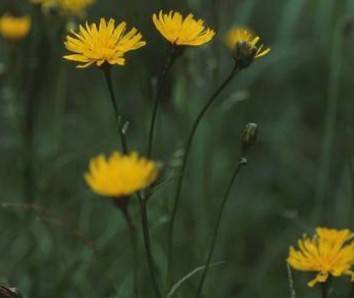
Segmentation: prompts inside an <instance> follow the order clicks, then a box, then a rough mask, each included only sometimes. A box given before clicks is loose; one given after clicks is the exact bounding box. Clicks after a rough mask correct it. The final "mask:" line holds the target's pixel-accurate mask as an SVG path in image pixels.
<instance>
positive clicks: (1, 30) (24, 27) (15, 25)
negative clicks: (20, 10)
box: [0, 15, 31, 41]
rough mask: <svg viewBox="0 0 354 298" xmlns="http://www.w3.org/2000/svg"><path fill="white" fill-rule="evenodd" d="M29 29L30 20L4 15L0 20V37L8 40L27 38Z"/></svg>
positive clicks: (25, 17)
mask: <svg viewBox="0 0 354 298" xmlns="http://www.w3.org/2000/svg"><path fill="white" fill-rule="evenodd" d="M30 29H31V18H30V17H28V16H24V17H14V16H10V15H4V16H2V17H1V18H0V35H2V36H3V37H4V38H5V39H8V40H12V41H15V40H19V39H22V38H24V37H26V36H27V34H28V33H29V31H30Z"/></svg>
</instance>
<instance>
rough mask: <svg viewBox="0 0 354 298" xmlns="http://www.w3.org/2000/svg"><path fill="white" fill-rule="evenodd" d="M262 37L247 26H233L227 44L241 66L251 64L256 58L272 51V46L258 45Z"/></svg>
mask: <svg viewBox="0 0 354 298" xmlns="http://www.w3.org/2000/svg"><path fill="white" fill-rule="evenodd" d="M259 40H260V37H259V36H257V35H255V34H254V33H253V32H251V31H250V30H248V29H247V28H245V27H233V28H231V29H230V30H229V31H228V33H227V34H226V38H225V42H226V45H227V46H228V47H229V48H230V50H231V51H232V52H233V56H234V58H235V60H236V62H237V63H239V66H240V67H241V68H244V67H247V66H249V65H250V64H251V63H252V62H253V60H254V59H255V58H261V57H263V56H265V55H267V54H268V53H269V52H270V50H271V49H270V48H264V45H263V44H261V45H257V43H258V42H259Z"/></svg>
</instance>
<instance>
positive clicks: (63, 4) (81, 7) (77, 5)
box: [32, 0, 94, 16]
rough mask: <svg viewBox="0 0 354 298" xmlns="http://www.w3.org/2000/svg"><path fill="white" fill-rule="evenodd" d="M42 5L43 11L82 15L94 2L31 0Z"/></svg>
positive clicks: (85, 0)
mask: <svg viewBox="0 0 354 298" xmlns="http://www.w3.org/2000/svg"><path fill="white" fill-rule="evenodd" d="M32 2H34V3H39V4H41V5H42V7H43V9H51V8H56V9H58V10H59V11H60V12H61V13H63V14H67V15H78V16H80V15H82V14H83V13H84V12H85V11H86V9H87V8H88V7H89V6H90V5H91V4H92V3H93V2H94V0H32Z"/></svg>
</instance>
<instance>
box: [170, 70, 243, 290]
mask: <svg viewBox="0 0 354 298" xmlns="http://www.w3.org/2000/svg"><path fill="white" fill-rule="evenodd" d="M238 71H239V68H238V67H237V65H236V64H235V65H234V67H233V69H232V71H231V72H230V74H229V75H228V76H227V77H226V79H225V80H224V81H223V82H222V84H221V85H220V86H219V87H218V88H217V89H216V91H215V92H214V93H213V94H212V95H211V97H210V98H209V100H208V101H207V103H206V104H205V105H204V107H203V108H202V109H201V111H200V112H199V114H198V116H197V117H196V118H195V120H194V123H193V126H192V129H191V131H190V133H189V136H188V139H187V142H186V146H185V149H184V156H183V160H182V166H181V171H180V175H179V178H178V182H177V188H176V193H175V197H174V201H173V209H172V215H171V219H170V225H169V231H168V237H169V239H168V283H169V282H170V279H171V278H172V266H173V264H172V262H173V234H174V226H175V220H176V214H177V209H178V205H179V201H180V197H181V191H182V186H183V181H184V175H185V170H186V166H187V161H188V157H189V153H190V149H191V146H192V143H193V139H194V136H195V133H196V132H197V129H198V127H199V124H200V123H201V120H202V119H203V117H204V116H205V114H206V112H207V111H208V110H209V108H210V107H211V105H212V104H213V103H214V101H215V100H216V99H217V97H218V96H219V94H220V93H221V92H222V91H223V90H224V88H225V87H226V86H227V85H228V84H229V83H230V82H231V80H232V79H233V78H234V76H235V75H236V74H237V73H238Z"/></svg>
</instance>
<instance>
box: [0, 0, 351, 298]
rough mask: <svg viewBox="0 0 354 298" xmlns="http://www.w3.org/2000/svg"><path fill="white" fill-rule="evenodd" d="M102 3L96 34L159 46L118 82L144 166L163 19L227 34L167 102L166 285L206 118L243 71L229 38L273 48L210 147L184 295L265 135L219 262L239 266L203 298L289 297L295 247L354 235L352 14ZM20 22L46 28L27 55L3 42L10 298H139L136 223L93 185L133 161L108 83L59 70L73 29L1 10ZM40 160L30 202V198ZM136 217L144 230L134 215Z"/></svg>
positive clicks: (183, 62)
mask: <svg viewBox="0 0 354 298" xmlns="http://www.w3.org/2000/svg"><path fill="white" fill-rule="evenodd" d="M96 2H97V3H96V4H95V5H94V6H92V7H91V8H90V10H89V12H88V16H87V19H88V20H89V21H97V20H98V19H99V18H100V17H101V16H103V17H107V18H108V17H114V18H115V19H116V20H117V21H121V20H126V21H127V22H128V24H129V25H130V26H136V27H137V28H138V29H139V30H140V31H141V32H142V34H143V36H144V39H145V40H146V41H147V46H146V47H144V48H142V49H140V50H138V51H134V52H131V53H129V54H128V55H127V65H126V66H124V67H119V66H117V67H115V68H114V70H113V75H114V77H113V79H114V87H115V90H116V93H117V96H118V97H119V102H120V106H121V109H122V111H123V114H124V115H125V116H126V117H127V118H128V119H129V120H130V122H131V125H130V128H129V131H128V138H129V142H130V144H131V147H132V148H133V149H135V150H137V151H139V152H142V153H143V152H144V151H145V148H146V140H147V131H148V122H149V117H150V113H151V108H152V98H153V93H154V84H155V83H156V78H157V76H158V75H159V73H160V72H161V70H162V68H163V64H164V61H165V60H166V57H167V53H168V47H167V43H166V41H165V40H163V39H162V37H161V36H160V35H159V34H158V32H157V31H156V30H155V28H154V26H153V24H152V21H151V15H152V13H154V12H156V11H158V10H159V9H166V10H169V9H177V10H179V11H181V12H182V13H183V14H187V13H189V12H193V13H194V14H195V15H196V16H197V17H200V18H202V19H204V20H205V21H206V22H207V24H208V25H210V26H211V27H212V28H215V29H216V31H217V37H216V38H215V39H214V40H213V42H211V43H210V44H208V45H205V46H203V47H198V48H189V49H188V50H186V51H185V53H184V55H183V56H182V57H181V58H180V59H179V60H178V61H177V63H176V65H175V66H174V68H173V70H172V72H171V73H170V76H169V78H168V83H167V84H166V87H165V91H164V95H165V96H164V98H163V104H162V107H161V110H160V114H159V116H160V117H159V119H158V125H157V127H158V128H157V139H156V143H155V146H154V148H155V152H154V158H155V159H156V160H158V161H160V162H162V164H163V166H164V170H165V171H166V175H167V176H168V177H169V178H170V179H168V180H167V181H166V182H165V183H164V184H163V185H162V186H161V187H160V189H159V192H157V193H156V195H154V197H153V198H152V199H151V201H150V204H149V213H150V224H151V233H152V237H153V252H154V256H155V259H156V262H157V264H158V267H159V270H160V272H161V276H162V277H164V276H165V271H166V253H165V252H166V241H167V226H168V216H169V210H170V206H171V203H172V198H173V195H174V191H175V178H176V175H177V169H178V165H180V159H181V149H182V148H183V144H184V142H185V138H186V136H187V132H188V131H189V129H190V127H191V124H192V121H193V119H194V117H195V116H196V113H197V112H198V111H199V109H200V108H201V107H202V106H203V104H204V103H205V102H206V100H207V98H208V96H209V95H210V94H211V92H212V91H213V90H215V89H216V87H217V86H218V84H219V83H220V82H221V81H222V80H223V78H224V77H225V76H226V75H227V74H228V72H229V71H230V69H231V67H232V63H233V62H232V58H231V57H230V53H229V52H228V50H227V49H226V48H225V46H224V44H223V41H222V40H223V36H224V34H225V33H226V32H227V30H228V28H229V27H230V26H232V25H247V26H249V27H250V28H252V29H253V30H254V31H255V32H257V33H258V34H259V35H260V36H261V37H262V41H263V42H264V43H265V44H266V45H267V46H268V45H269V46H270V47H271V48H272V52H271V53H270V54H269V55H268V56H266V57H265V58H263V59H260V60H257V61H255V63H254V64H253V65H251V67H250V68H248V69H246V70H244V71H242V72H241V73H240V74H239V76H238V77H237V78H236V79H235V80H234V81H233V82H232V84H230V85H229V86H228V88H227V89H226V90H225V91H224V92H223V93H222V95H221V96H220V97H219V99H218V101H217V103H216V104H215V105H214V106H213V108H212V109H211V110H210V112H209V113H208V115H207V117H206V118H205V120H204V122H203V123H202V126H201V129H200V130H199V131H198V134H197V137H196V139H195V142H194V146H193V154H192V157H191V160H190V163H189V166H188V170H187V177H186V183H185V187H184V189H183V193H182V200H181V202H182V204H181V205H180V208H179V213H178V217H177V230H176V232H177V233H176V235H175V239H176V249H175V252H176V256H175V260H176V274H175V279H176V280H177V279H179V278H180V277H182V276H183V275H185V274H187V273H188V272H190V271H191V270H193V269H194V268H195V267H198V266H200V265H202V264H203V262H204V258H205V255H206V251H207V246H208V245H209V242H210V236H211V231H212V228H213V226H214V223H215V219H216V210H217V208H218V206H219V204H220V201H221V196H222V194H223V191H224V189H225V187H226V185H227V182H228V180H229V179H230V176H231V173H232V169H233V167H234V164H235V163H236V162H237V160H238V158H239V154H240V144H239V135H240V132H241V130H242V127H243V126H244V124H246V123H247V122H256V123H258V125H259V127H260V136H259V142H258V144H257V146H255V148H254V149H253V150H252V152H251V153H250V155H249V166H248V167H246V168H245V169H244V170H243V171H242V173H241V175H240V177H239V178H238V180H237V182H236V185H235V187H234V189H233V192H232V195H231V197H230V200H229V202H228V205H227V209H226V212H225V215H224V218H223V222H222V227H221V231H220V234H219V241H218V243H217V249H216V251H215V254H214V257H213V260H214V261H225V264H224V265H221V266H218V267H215V268H212V269H211V270H210V274H209V276H208V279H207V282H206V285H205V291H204V293H205V296H204V297H210V298H219V297H220V298H224V297H237V298H250V297H262V298H268V297H269V298H274V297H279V298H280V297H290V294H289V280H288V273H287V268H286V263H285V259H286V257H287V253H288V247H289V245H291V244H295V243H296V239H297V238H298V237H300V236H301V235H302V233H304V232H308V233H312V231H313V229H314V227H316V226H323V225H324V226H330V227H336V228H351V229H353V228H354V227H353V224H354V214H353V212H354V208H353V188H352V187H353V179H354V177H353V176H354V175H353V174H352V173H353V164H352V154H353V152H354V149H353V146H352V137H353V135H352V129H353V100H354V89H353V86H354V71H353V68H354V34H353V32H352V27H353V15H354V1H353V0H341V1H335V0H286V1H284V0H266V1H264V0H263V1H261V0H258V1H256V0H238V1H236V0H214V1H212V0H208V1H207V0H205V1H202V0H199V1H198V0H194V1H192V0H189V1H187V0H185V1H168V0H165V1H144V0H139V1H138V0H131V1H119V0H116V1H113V0H97V1H96ZM10 10H11V11H12V12H13V13H16V14H24V13H29V14H32V15H33V16H34V15H36V14H37V16H36V17H35V19H34V20H33V23H34V24H33V28H32V29H33V30H32V32H31V35H30V36H29V37H28V38H27V39H26V40H24V41H22V42H20V43H19V44H17V45H13V44H8V43H7V42H5V41H4V40H1V41H0V153H1V157H0V203H1V206H2V208H1V209H0V239H1V240H0V282H1V283H3V284H6V285H11V286H15V287H18V288H19V289H20V290H21V291H22V293H23V294H24V296H25V297H33V298H34V297H35V298H42V297H43V298H48V297H53V298H60V297H65V298H71V297H85V298H90V297H95V298H97V297H116V298H118V297H122V298H128V297H133V296H132V293H131V289H132V287H131V282H132V266H131V264H132V263H131V249H130V246H129V235H128V231H127V229H126V225H125V222H124V221H123V218H122V216H121V214H120V213H119V212H118V210H116V209H115V208H114V207H113V206H112V204H111V202H110V200H109V199H106V198H101V197H98V196H97V195H95V194H93V193H92V192H90V190H89V189H88V187H87V186H86V185H85V182H84V180H83V173H84V172H85V171H86V169H87V164H88V160H89V159H90V158H91V157H92V156H95V155H97V154H99V153H107V154H108V153H110V152H111V151H112V150H115V149H118V148H119V140H118V137H117V134H116V131H115V128H114V114H113V111H112V107H111V103H110V100H109V97H108V93H107V90H106V89H105V88H106V86H105V82H104V80H103V76H102V74H101V72H100V71H99V70H97V69H96V68H95V67H91V68H89V69H85V70H78V69H75V67H74V64H73V63H70V62H67V61H64V60H63V59H62V58H61V57H62V56H63V55H64V53H65V49H64V46H63V41H64V36H65V30H64V29H63V27H64V26H63V23H64V22H66V21H67V19H65V18H63V17H60V16H58V15H55V14H52V15H48V16H45V17H38V12H37V13H36V12H35V10H34V9H33V7H32V6H31V5H29V4H28V2H26V1H14V0H7V1H5V0H2V1H1V3H0V12H1V13H4V12H7V11H10ZM39 18H41V19H42V20H38V19H39ZM84 19H86V18H84ZM84 19H83V20H81V21H80V20H79V21H78V22H83V21H84ZM70 21H71V22H72V21H73V20H70ZM76 21H77V20H76ZM29 100H31V101H30V107H31V109H30V116H29V115H28V108H26V106H27V107H28V102H29ZM328 102H330V103H332V104H328ZM333 103H337V105H333ZM26 115H27V116H26ZM326 115H327V116H326ZM328 115H334V116H336V117H335V119H333V118H332V120H331V118H330V117H328ZM26 119H27V121H30V122H31V123H34V125H33V129H32V130H31V131H33V135H34V138H33V146H32V151H31V150H29V148H28V142H26V141H25V140H26V139H27V138H26V135H27V137H28V131H29V129H28V122H26ZM326 125H327V127H332V128H333V129H334V135H333V138H329V140H332V141H330V145H329V146H327V152H329V153H330V154H329V155H327V157H326V156H325V158H321V156H322V155H323V151H324V150H323V142H324V139H325V135H327V138H328V134H326V133H325V131H326V128H325V127H326ZM327 131H328V129H327ZM27 140H28V139H27ZM26 144H27V145H26ZM328 148H330V149H331V150H330V151H328V150H329V149H328ZM29 160H30V161H31V162H32V164H33V165H34V167H33V169H32V170H33V172H34V182H33V183H34V184H33V185H32V186H33V189H32V194H33V196H32V197H31V196H29V195H28V189H27V191H26V187H25V183H24V171H25V169H26V164H27V163H28V161H29ZM326 165H329V168H328V171H326ZM327 172H328V175H327ZM8 203H10V204H12V205H8ZM39 207H40V208H43V209H44V210H45V211H43V210H42V209H41V210H39V209H38V208H39ZM131 211H132V214H133V217H134V220H135V221H136V224H137V225H138V226H140V225H139V223H140V219H139V213H138V205H137V202H136V201H135V200H133V201H132V202H131ZM139 232H140V230H139ZM140 240H142V239H140ZM93 245H94V246H96V254H94V253H93V249H92V247H93ZM139 249H140V256H139V259H140V260H139V263H140V279H141V297H144V298H148V297H154V296H153V293H152V291H151V286H150V283H149V277H148V274H147V270H146V262H145V256H144V254H143V252H144V251H143V245H142V241H140V246H139ZM293 274H294V283H295V289H296V292H297V297H306V298H307V297H320V291H319V289H318V288H314V289H310V288H308V287H307V286H306V282H307V281H308V280H310V279H311V278H312V277H313V275H312V274H307V273H302V272H293ZM161 279H162V280H164V278H161ZM198 281H199V276H194V277H193V278H191V279H190V280H189V281H188V282H187V283H185V284H184V285H183V287H182V288H181V290H180V291H179V292H178V294H177V295H176V297H183V298H188V297H194V293H195V287H196V285H197V282H198ZM333 286H334V293H333V294H332V297H340V298H347V297H348V298H350V297H353V296H352V295H354V294H353V289H350V284H349V283H348V281H347V280H346V279H345V278H343V279H342V278H341V279H338V280H335V281H334V283H333ZM178 295H179V296H178Z"/></svg>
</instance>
